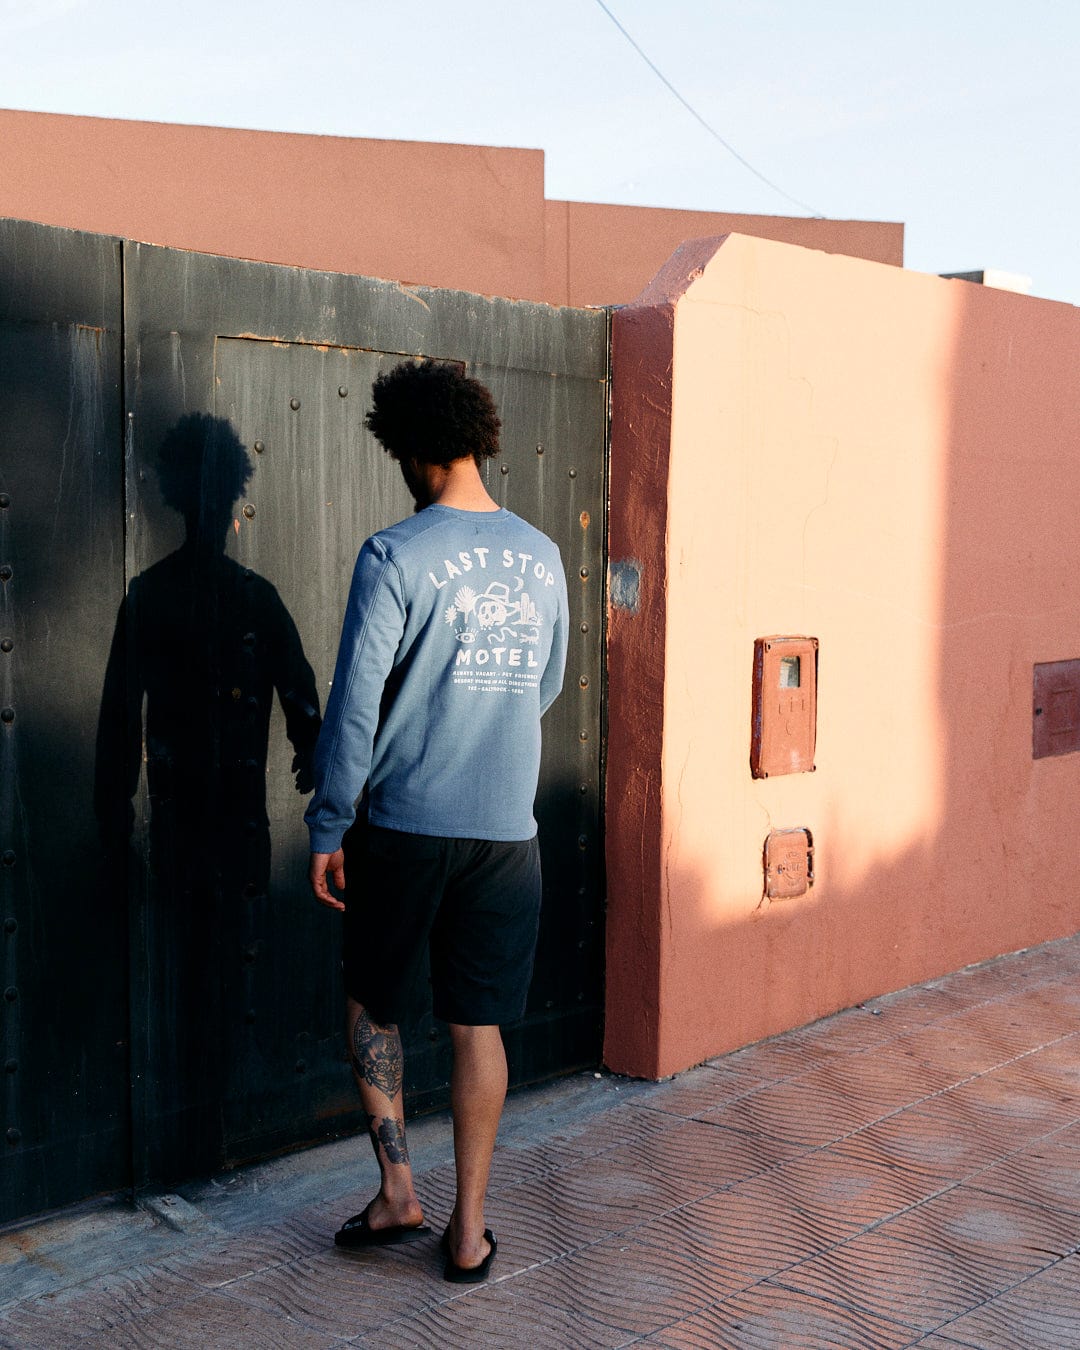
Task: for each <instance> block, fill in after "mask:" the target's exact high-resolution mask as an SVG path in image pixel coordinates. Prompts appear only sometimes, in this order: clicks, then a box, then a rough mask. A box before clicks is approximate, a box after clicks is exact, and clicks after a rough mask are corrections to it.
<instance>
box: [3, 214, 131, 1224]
mask: <svg viewBox="0 0 1080 1350" xmlns="http://www.w3.org/2000/svg"><path fill="white" fill-rule="evenodd" d="M0 407H2V408H3V425H4V436H3V448H2V451H0V960H2V962H3V976H2V986H0V987H2V988H3V991H4V993H3V999H2V1001H0V1038H2V1048H0V1097H2V1103H3V1112H2V1128H3V1137H0V1175H2V1184H0V1220H2V1219H9V1218H12V1217H13V1216H15V1215H18V1214H23V1213H27V1212H32V1211H34V1210H38V1209H42V1208H45V1207H46V1206H51V1205H60V1204H64V1203H66V1202H68V1201H70V1200H74V1199H78V1198H80V1197H81V1196H83V1195H86V1194H90V1193H93V1192H95V1191H99V1190H102V1189H105V1188H109V1187H117V1186H120V1185H123V1184H124V1183H125V1182H126V1180H127V1178H128V1175H129V1173H128V1149H127V1145H128V1137H127V1136H128V1093H127V1080H128V1047H127V929H126V916H125V912H124V896H123V885H122V876H123V861H124V860H123V856H122V853H121V852H117V851H110V850H109V849H108V848H103V839H102V837H101V836H100V835H99V829H98V824H97V823H96V822H95V814H94V765H95V732H96V728H97V721H98V700H99V698H100V694H101V686H102V679H103V676H104V671H105V665H106V659H107V656H108V651H109V638H110V634H111V632H112V626H113V619H114V618H115V615H116V610H117V606H118V605H119V603H120V599H121V597H122V595H123V585H124V581H123V546H122V533H123V500H122V497H121V462H122V440H121V433H120V428H121V419H120V245H119V242H118V241H117V240H112V239H105V238H101V237H99V236H95V235H84V234H78V233H76V232H74V231H69V230H48V229H45V228H44V227H42V226H37V225H28V224H26V223H25V222H21V221H0Z"/></svg>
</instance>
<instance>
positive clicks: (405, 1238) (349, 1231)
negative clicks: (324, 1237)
mask: <svg viewBox="0 0 1080 1350" xmlns="http://www.w3.org/2000/svg"><path fill="white" fill-rule="evenodd" d="M372 1204H374V1201H369V1202H368V1203H367V1205H366V1206H365V1207H364V1208H363V1209H362V1210H361V1211H360V1213H359V1214H354V1215H353V1216H352V1218H351V1219H346V1220H345V1222H344V1223H343V1224H342V1225H341V1227H340V1228H339V1229H338V1231H337V1232H336V1233H335V1234H334V1246H335V1247H393V1246H397V1245H398V1244H400V1243H403V1242H415V1241H416V1240H417V1238H422V1237H427V1235H428V1234H429V1233H430V1232H431V1229H430V1228H429V1227H428V1225H427V1224H426V1223H421V1224H415V1225H413V1226H412V1227H409V1226H408V1225H407V1224H403V1223H392V1224H390V1226H389V1227H388V1228H372V1226H371V1224H370V1223H369V1222H368V1211H369V1210H370V1209H371V1206H372Z"/></svg>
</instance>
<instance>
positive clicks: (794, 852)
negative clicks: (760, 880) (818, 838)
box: [764, 829, 814, 900]
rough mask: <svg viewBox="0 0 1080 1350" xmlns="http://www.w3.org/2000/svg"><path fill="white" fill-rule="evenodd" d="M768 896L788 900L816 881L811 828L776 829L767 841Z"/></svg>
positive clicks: (765, 852) (802, 892) (804, 890)
mask: <svg viewBox="0 0 1080 1350" xmlns="http://www.w3.org/2000/svg"><path fill="white" fill-rule="evenodd" d="M764 863H765V895H766V897H767V898H768V899H769V900H787V899H790V898H791V897H793V896H796V895H805V894H806V892H807V891H808V890H809V889H810V887H811V886H812V885H813V884H814V838H813V835H812V834H811V833H810V831H809V830H806V829H793V830H773V831H772V832H771V833H770V835H769V836H768V838H767V839H766V840H765V848H764Z"/></svg>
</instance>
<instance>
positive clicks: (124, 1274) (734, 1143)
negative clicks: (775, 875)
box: [0, 937, 1080, 1350]
mask: <svg viewBox="0 0 1080 1350" xmlns="http://www.w3.org/2000/svg"><path fill="white" fill-rule="evenodd" d="M1078 1021H1080V937H1078V938H1071V939H1067V940H1065V941H1062V942H1056V943H1051V944H1048V945H1046V946H1044V947H1040V948H1037V949H1035V950H1033V951H1031V952H1027V953H1024V954H1021V955H1017V956H1011V957H1006V958H1003V959H1001V960H998V961H994V962H991V963H989V964H986V965H984V966H980V967H975V968H972V969H970V970H967V971H961V972H959V973H957V974H955V975H950V976H947V977H945V978H944V979H940V980H935V981H933V982H932V983H930V984H926V985H922V986H919V987H917V988H914V989H910V990H907V991H905V992H903V993H900V994H895V995H891V996H889V997H887V998H882V999H879V1000H876V1001H875V1002H874V1003H872V1004H868V1005H866V1006H865V1007H862V1008H857V1009H851V1010H850V1011H847V1012H844V1013H840V1014H838V1015H837V1016H835V1017H831V1018H828V1019H826V1020H825V1021H822V1022H819V1023H816V1024H815V1025H814V1026H812V1027H808V1028H804V1029H802V1030H800V1031H796V1032H791V1033H789V1034H787V1035H784V1036H778V1037H775V1038H774V1039H772V1040H770V1041H765V1042H762V1043H761V1044H759V1045H756V1046H751V1047H749V1048H748V1049H745V1050H741V1051H738V1052H737V1053H735V1054H732V1055H727V1056H725V1057H724V1058H722V1059H717V1060H715V1061H713V1062H712V1063H710V1064H708V1065H705V1066H703V1067H702V1068H699V1069H696V1070H694V1071H692V1072H690V1073H687V1074H683V1075H681V1076H679V1077H678V1078H676V1079H673V1080H671V1081H669V1082H666V1083H661V1084H639V1083H630V1082H628V1081H627V1080H623V1079H616V1078H610V1077H605V1078H603V1079H601V1080H599V1081H597V1080H594V1079H593V1078H592V1077H591V1076H587V1077H580V1078H577V1079H574V1080H569V1081H567V1082H565V1083H564V1084H562V1085H557V1086H556V1087H554V1088H549V1089H545V1090H542V1091H540V1092H539V1093H537V1094H532V1095H530V1094H518V1095H517V1096H516V1097H515V1098H514V1100H513V1102H512V1103H511V1109H510V1111H509V1113H508V1118H507V1130H506V1135H505V1138H504V1141H503V1142H502V1143H501V1144H500V1148H499V1151H498V1154H497V1158H496V1166H495V1172H494V1177H493V1185H492V1191H491V1200H490V1205H489V1210H488V1219H489V1222H490V1223H491V1225H492V1227H493V1228H494V1229H495V1230H496V1232H497V1233H498V1234H499V1237H500V1247H499V1253H498V1257H497V1260H496V1265H495V1270H494V1276H495V1277H494V1278H493V1280H492V1282H491V1283H490V1284H488V1285H486V1286H479V1287H475V1288H467V1287H459V1286H453V1285H448V1284H446V1283H444V1282H443V1280H442V1279H441V1278H440V1268H439V1260H438V1253H437V1246H436V1241H435V1239H434V1238H433V1239H432V1240H431V1241H429V1242H424V1243H417V1244H414V1245H413V1246H410V1247H404V1248H398V1249H389V1250H387V1249H384V1250H382V1251H374V1252H364V1253H342V1252H338V1251H336V1250H335V1249H334V1248H333V1247H332V1246H331V1245H329V1234H330V1233H331V1232H332V1231H333V1229H334V1227H335V1226H336V1224H337V1221H338V1220H339V1219H341V1218H342V1217H343V1216H345V1215H348V1214H350V1213H352V1212H353V1211H354V1210H356V1209H359V1208H361V1207H362V1205H363V1203H364V1202H365V1201H366V1199H367V1198H368V1196H369V1194H370V1190H371V1176H372V1170H373V1169H372V1165H371V1163H370V1159H366V1160H365V1159H364V1154H363V1152H362V1151H361V1144H362V1141H358V1140H357V1141H347V1142H345V1143H341V1144H336V1145H333V1146H329V1147H328V1148H324V1149H316V1150H311V1151H310V1152H308V1153H306V1154H302V1155H298V1156H296V1157H294V1158H292V1159H290V1160H279V1161H278V1162H277V1163H271V1164H266V1165H265V1166H262V1167H259V1168H253V1169H249V1170H248V1171H246V1172H245V1173H243V1174H236V1175H234V1176H233V1177H225V1178H218V1179H216V1180H214V1181H210V1182H207V1183H203V1184H202V1185H201V1186H193V1187H189V1188H185V1189H184V1193H183V1197H182V1198H181V1199H180V1200H178V1201H176V1202H175V1204H176V1209H177V1212H178V1213H179V1214H180V1216H181V1217H180V1219H179V1220H175V1219H174V1220H173V1223H174V1225H175V1226H172V1227H170V1226H169V1225H168V1224H165V1223H162V1222H161V1221H160V1220H158V1219H155V1218H154V1217H153V1216H152V1215H151V1214H149V1213H147V1212H146V1211H136V1210H131V1209H125V1208H124V1207H123V1206H119V1205H113V1206H111V1207H110V1206H98V1207H96V1208H94V1207H90V1208H86V1209H83V1210H79V1211H75V1212H73V1213H71V1214H69V1215H67V1216H61V1217H60V1218H57V1219H53V1220H50V1221H48V1222H44V1223H40V1224H37V1225H34V1226H33V1227H30V1228H24V1229H22V1230H19V1231H16V1232H12V1233H8V1234H7V1235H3V1236H0V1289H2V1290H4V1292H3V1293H2V1294H0V1303H2V1305H3V1306H0V1344H2V1345H4V1346H18V1347H37V1346H46V1347H50V1348H51V1347H57V1346H68V1345H71V1346H80V1347H81V1346H98V1345H100V1346H109V1347H126V1346H169V1347H187V1346H191V1347H199V1348H200V1350H202V1347H207V1346H229V1347H237V1348H239V1347H253V1348H254V1347H258V1348H259V1350H264V1348H265V1347H278V1346H280V1347H288V1348H289V1350H293V1347H313V1348H314V1347H323V1346H337V1345H342V1344H348V1345H354V1346H364V1347H378V1348H379V1350H394V1348H396V1347H412V1346H422V1347H425V1350H426V1348H428V1347H439V1350H442V1347H469V1348H470V1350H471V1348H472V1347H480V1346H485V1347H486V1346H505V1347H518V1346H524V1347H529V1350H545V1348H546V1347H555V1346H559V1347H562V1346H566V1347H571V1348H572V1350H587V1348H589V1347H598V1348H599V1347H618V1346H628V1345H648V1346H654V1347H666V1348H667V1350H690V1347H701V1348H702V1350H704V1348H705V1347H708V1350H714V1348H717V1347H732V1348H733V1350H736V1348H737V1350H759V1348H760V1350H765V1347H770V1348H775V1350H816V1347H825V1346H829V1347H845V1350H846V1348H847V1347H860V1350H861V1348H863V1347H865V1348H866V1350H893V1348H894V1347H896V1348H897V1350H898V1348H899V1347H901V1346H916V1345H917V1346H922V1347H925V1348H926V1350H950V1348H951V1350H955V1348H956V1347H977V1350H992V1348H995V1347H1015V1348H1016V1350H1038V1348H1039V1347H1046V1348H1047V1350H1072V1348H1075V1347H1080V1257H1078V1255H1077V1252H1078V1250H1080V1034H1078V1032H1077V1024H1078ZM413 1138H414V1147H413V1152H414V1157H415V1158H417V1159H418V1161H420V1164H421V1168H422V1171H421V1175H420V1183H419V1184H420V1192H421V1197H422V1199H423V1200H424V1203H425V1206H426V1208H427V1210H428V1213H429V1217H430V1219H431V1222H432V1223H433V1224H434V1225H436V1233H437V1232H438V1225H439V1223H440V1221H441V1220H443V1219H444V1218H445V1216H446V1214H447V1212H448V1209H449V1206H450V1203H451V1194H452V1167H451V1165H450V1162H449V1142H448V1135H447V1131H446V1125H445V1120H441V1121H440V1120H438V1119H436V1120H434V1121H419V1122H416V1123H415V1126H414V1129H413ZM365 1147H366V1145H365ZM260 1188H261V1189H260ZM161 1211H162V1212H163V1213H166V1214H168V1212H169V1210H168V1206H164V1207H161Z"/></svg>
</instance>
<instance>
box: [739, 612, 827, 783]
mask: <svg viewBox="0 0 1080 1350" xmlns="http://www.w3.org/2000/svg"><path fill="white" fill-rule="evenodd" d="M817 662H818V642H817V638H812V637H768V638H757V639H755V641H754V668H753V704H752V713H751V731H750V772H751V773H752V775H753V776H754V777H755V778H769V777H773V776H775V775H777V774H784V773H809V772H810V771H811V770H812V769H813V768H814V748H815V745H816V742H817Z"/></svg>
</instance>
